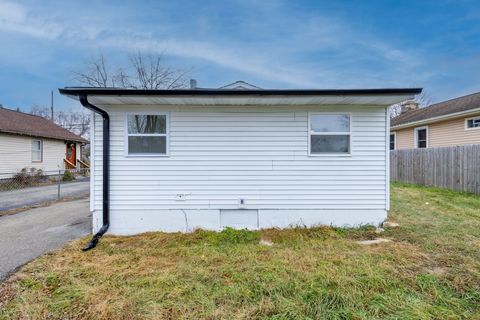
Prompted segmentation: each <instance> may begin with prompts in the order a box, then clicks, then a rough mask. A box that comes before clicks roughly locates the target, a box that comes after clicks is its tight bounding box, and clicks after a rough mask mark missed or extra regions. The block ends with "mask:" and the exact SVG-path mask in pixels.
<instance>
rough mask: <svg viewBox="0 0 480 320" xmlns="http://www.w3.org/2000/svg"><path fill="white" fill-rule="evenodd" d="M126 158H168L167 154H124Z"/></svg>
mask: <svg viewBox="0 0 480 320" xmlns="http://www.w3.org/2000/svg"><path fill="white" fill-rule="evenodd" d="M125 157H126V158H168V157H170V155H169V154H126V155H125Z"/></svg>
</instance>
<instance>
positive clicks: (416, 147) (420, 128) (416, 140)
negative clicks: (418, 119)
mask: <svg viewBox="0 0 480 320" xmlns="http://www.w3.org/2000/svg"><path fill="white" fill-rule="evenodd" d="M423 129H425V132H426V140H425V148H420V147H419V146H418V131H419V130H423ZM414 138H415V149H426V148H428V146H429V143H428V140H430V139H429V138H430V135H429V132H428V126H422V127H416V128H415V130H414Z"/></svg>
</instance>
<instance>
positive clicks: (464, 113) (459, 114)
mask: <svg viewBox="0 0 480 320" xmlns="http://www.w3.org/2000/svg"><path fill="white" fill-rule="evenodd" d="M476 113H480V108H475V109H470V110H466V111H460V112H455V113H450V114H446V115H442V116H437V117H432V118H428V119H423V120H417V121H412V122H407V123H402V124H399V125H395V126H391V128H390V129H392V130H393V129H405V128H410V127H415V126H420V125H424V124H430V123H434V122H440V121H445V120H450V119H455V118H460V117H464V116H469V115H474V114H476Z"/></svg>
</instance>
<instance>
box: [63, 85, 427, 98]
mask: <svg viewBox="0 0 480 320" xmlns="http://www.w3.org/2000/svg"><path fill="white" fill-rule="evenodd" d="M422 90H423V89H422V88H381V89H261V90H258V89H255V90H253V89H249V90H235V89H176V90H167V89H161V90H148V89H115V88H78V87H65V88H59V89H58V91H59V92H60V94H62V95H66V96H77V97H78V96H80V95H109V96H141V95H144V96H155V95H157V96H162V95H164V96H209V95H210V96H213V95H216V96H248V95H252V96H302V95H303V96H314V95H331V96H334V95H339V96H341V95H390V94H391V95H393V94H405V95H407V94H408V95H416V94H420V93H421V92H422Z"/></svg>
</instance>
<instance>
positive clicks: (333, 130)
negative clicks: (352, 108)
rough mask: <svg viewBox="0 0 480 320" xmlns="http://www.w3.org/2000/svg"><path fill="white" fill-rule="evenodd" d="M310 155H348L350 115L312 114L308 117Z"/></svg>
mask: <svg viewBox="0 0 480 320" xmlns="http://www.w3.org/2000/svg"><path fill="white" fill-rule="evenodd" d="M309 139H310V145H309V147H310V154H311V155H321V154H349V153H350V115H349V114H330V113H313V114H310V117H309Z"/></svg>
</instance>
